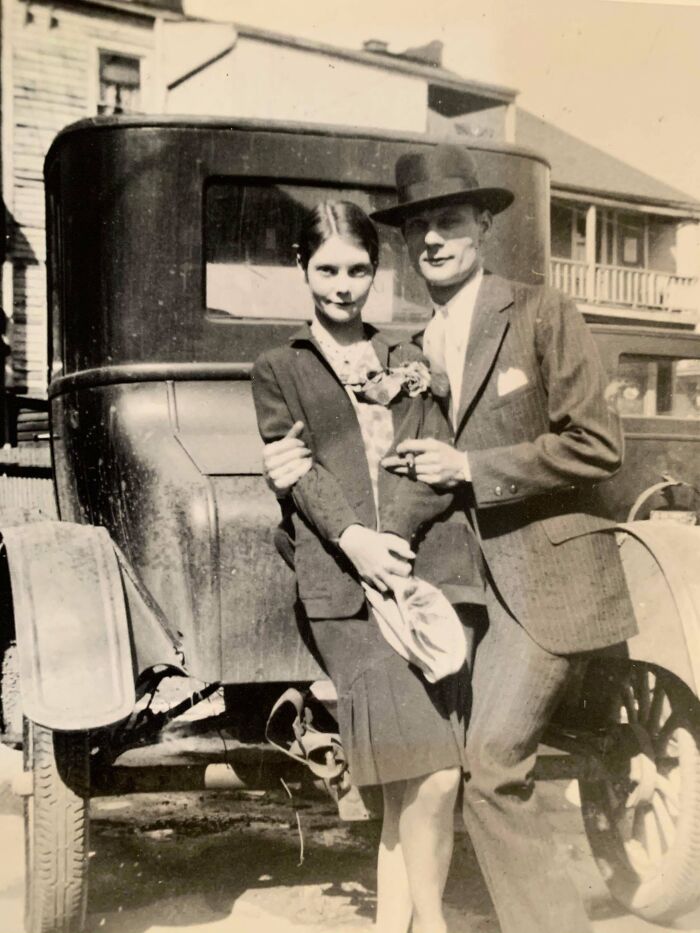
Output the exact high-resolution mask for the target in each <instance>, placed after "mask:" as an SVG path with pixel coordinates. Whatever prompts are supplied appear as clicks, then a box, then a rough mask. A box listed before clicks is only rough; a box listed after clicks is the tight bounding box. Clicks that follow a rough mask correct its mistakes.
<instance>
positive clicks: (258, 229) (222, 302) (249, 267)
mask: <svg viewBox="0 0 700 933" xmlns="http://www.w3.org/2000/svg"><path fill="white" fill-rule="evenodd" d="M334 198H337V199H343V200H349V201H354V202H355V203H356V204H359V205H360V207H362V208H363V209H364V210H366V211H367V212H371V211H373V210H378V209H379V208H380V207H385V206H389V205H391V204H392V203H394V200H393V198H392V195H391V193H386V192H384V191H376V190H374V191H372V190H363V189H358V188H342V189H341V188H331V187H330V186H320V185H314V184H280V183H277V182H272V181H265V180H260V181H258V180H246V181H245V182H241V181H240V180H238V179H215V180H212V181H211V182H210V183H209V184H208V185H207V187H206V190H205V203H204V244H205V246H204V248H205V264H206V265H205V293H206V306H207V309H208V311H209V313H210V315H211V316H212V317H213V318H214V319H216V318H219V319H220V320H227V319H231V318H268V319H275V318H277V319H282V320H284V319H288V320H294V319H296V320H308V319H309V318H310V316H311V304H310V297H309V292H308V288H307V287H306V284H305V283H304V278H303V275H302V273H301V272H300V270H299V269H298V268H297V264H296V251H295V248H294V244H295V242H296V240H297V237H298V234H299V230H300V228H301V224H302V222H303V220H304V218H305V216H306V214H307V212H308V210H309V209H310V208H312V207H313V206H314V205H315V204H317V203H318V202H319V201H322V200H327V199H334ZM379 233H380V256H379V269H378V271H377V275H376V277H375V280H374V285H373V286H372V289H371V291H370V296H369V298H368V300H367V304H366V305H365V310H364V312H363V317H364V319H365V320H368V321H374V322H388V321H396V322H405V323H407V324H411V326H412V325H413V324H414V323H415V324H421V323H423V322H425V321H427V319H428V318H429V317H430V310H429V302H428V299H427V293H426V290H425V286H424V284H423V283H422V282H421V280H420V279H419V277H418V275H417V273H416V272H415V271H414V270H413V268H412V267H411V265H410V263H409V260H408V256H407V254H406V250H405V247H404V244H403V238H402V236H401V234H400V232H399V230H397V229H393V228H391V227H386V226H383V225H380V230H379Z"/></svg>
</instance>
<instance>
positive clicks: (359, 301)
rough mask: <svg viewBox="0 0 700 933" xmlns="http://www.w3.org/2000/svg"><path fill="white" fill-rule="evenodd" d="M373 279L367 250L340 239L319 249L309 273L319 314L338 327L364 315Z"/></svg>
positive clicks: (338, 237) (336, 237)
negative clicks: (363, 309)
mask: <svg viewBox="0 0 700 933" xmlns="http://www.w3.org/2000/svg"><path fill="white" fill-rule="evenodd" d="M373 279H374V269H373V268H372V263H371V262H370V258H369V254H368V252H367V250H366V249H363V248H362V247H361V246H359V245H358V244H357V243H355V242H354V241H353V240H347V239H345V238H344V237H341V236H337V235H336V236H332V237H330V239H328V240H326V242H325V243H323V244H322V245H321V246H319V248H318V249H317V250H316V252H315V253H314V254H313V256H312V257H311V259H310V260H309V265H308V268H307V270H306V281H307V283H308V286H309V289H310V290H311V294H312V295H313V299H314V304H315V306H316V310H317V311H318V313H319V314H321V315H322V316H323V317H325V318H327V319H328V320H330V321H333V322H334V323H335V324H343V323H347V322H350V321H353V320H355V318H357V317H358V316H359V315H360V314H361V312H362V308H363V307H364V304H365V302H366V301H367V296H368V295H369V290H370V288H371V286H372V280H373Z"/></svg>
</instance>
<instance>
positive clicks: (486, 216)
mask: <svg viewBox="0 0 700 933" xmlns="http://www.w3.org/2000/svg"><path fill="white" fill-rule="evenodd" d="M490 229H491V214H490V213H489V211H480V210H478V209H477V208H475V207H474V206H473V205H472V204H455V205H447V206H443V207H434V208H430V209H427V210H424V211H420V212H418V213H416V214H413V215H412V216H411V217H409V218H408V219H407V220H406V221H405V223H404V226H403V235H404V239H405V240H406V245H407V246H408V253H409V256H410V258H411V262H412V263H413V265H414V267H415V268H416V270H417V271H418V272H419V273H420V274H421V275H422V276H423V278H424V279H425V280H426V282H427V283H428V285H432V286H434V287H447V286H454V285H457V284H459V283H461V282H463V281H464V280H465V279H466V278H468V276H469V275H470V274H471V273H472V272H473V271H474V269H475V268H476V267H477V266H478V265H479V256H480V252H481V248H482V244H483V242H484V239H485V238H486V235H487V233H488V231H489V230H490Z"/></svg>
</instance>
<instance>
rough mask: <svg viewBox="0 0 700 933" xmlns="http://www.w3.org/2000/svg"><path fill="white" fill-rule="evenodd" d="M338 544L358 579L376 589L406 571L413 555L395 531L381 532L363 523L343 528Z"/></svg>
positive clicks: (385, 586)
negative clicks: (366, 526) (359, 577)
mask: <svg viewBox="0 0 700 933" xmlns="http://www.w3.org/2000/svg"><path fill="white" fill-rule="evenodd" d="M338 546H339V547H340V549H341V550H342V551H343V552H344V553H345V554H346V555H347V557H348V558H349V559H350V560H351V561H352V564H353V566H354V567H355V570H357V572H358V573H359V575H360V576H361V577H362V579H363V580H366V581H367V583H370V584H371V585H372V586H373V587H374V588H375V589H377V590H379V592H380V593H384V592H386V590H388V589H391V588H392V578H393V577H408V576H409V575H410V573H411V563H410V562H411V561H412V560H413V559H414V557H415V556H416V555H415V554H414V553H413V551H412V550H411V548H410V546H409V544H408V542H407V541H405V540H404V539H403V538H400V537H399V536H398V535H394V534H382V533H380V532H378V531H373V529H371V528H365V527H364V526H363V525H350V526H349V527H348V528H346V529H345V531H344V532H343V533H342V535H341V536H340V539H339V541H338Z"/></svg>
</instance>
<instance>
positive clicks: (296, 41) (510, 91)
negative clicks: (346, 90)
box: [235, 22, 518, 104]
mask: <svg viewBox="0 0 700 933" xmlns="http://www.w3.org/2000/svg"><path fill="white" fill-rule="evenodd" d="M235 27H236V31H237V32H238V35H239V36H241V37H243V38H246V39H258V40H260V41H263V42H271V43H274V44H275V45H286V46H289V47H290V48H295V49H304V50H305V51H308V52H316V53H318V54H321V55H332V56H333V57H334V58H343V59H346V60H347V61H353V62H357V63H358V64H362V65H368V66H370V67H374V68H382V69H384V70H388V71H399V72H402V73H404V74H411V75H415V76H416V77H421V78H427V79H429V80H431V81H432V82H433V83H435V84H440V85H442V86H443V87H450V88H453V89H454V90H461V91H471V92H472V93H480V94H483V95H484V96H489V97H493V98H496V99H497V100H499V101H502V102H503V103H507V104H510V103H513V102H514V101H515V98H516V97H517V96H518V91H517V90H515V89H514V88H511V87H507V86H506V85H499V84H488V83H486V82H483V81H475V80H470V79H468V78H462V77H461V76H460V75H458V74H456V73H455V74H454V76H453V75H452V74H451V73H449V72H447V71H446V69H444V68H440V67H437V66H432V65H421V64H420V63H419V62H414V61H410V60H409V59H404V58H401V56H400V55H394V54H391V53H389V54H387V55H383V54H381V53H377V52H364V51H361V50H360V49H345V48H342V47H339V46H337V45H330V44H329V43H326V42H318V41H317V40H316V39H305V38H303V37H300V36H290V35H287V34H286V33H281V32H274V31H273V30H269V29H262V28H260V27H258V26H247V25H246V24H245V23H238V22H237V23H235Z"/></svg>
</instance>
